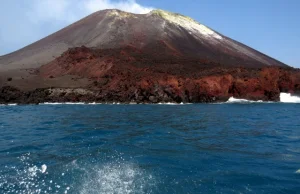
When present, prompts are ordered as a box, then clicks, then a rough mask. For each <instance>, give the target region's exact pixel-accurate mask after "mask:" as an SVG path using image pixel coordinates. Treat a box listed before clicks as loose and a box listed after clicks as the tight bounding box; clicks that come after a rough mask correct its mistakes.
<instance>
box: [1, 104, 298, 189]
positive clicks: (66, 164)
mask: <svg viewBox="0 0 300 194" xmlns="http://www.w3.org/2000/svg"><path fill="white" fill-rule="evenodd" d="M299 111H300V104H276V103H274V104H210V105H178V106H170V105H169V106H168V105H39V106H1V107H0V193H80V194H86V193H87V194H94V193H112V194H115V193H116V194H118V193H122V194H123V193H124V194H126V193H155V194H156V193H161V194H166V193H272V194H275V193H300V170H299V169H300V113H299ZM298 170H299V171H298ZM297 171H298V173H297Z"/></svg>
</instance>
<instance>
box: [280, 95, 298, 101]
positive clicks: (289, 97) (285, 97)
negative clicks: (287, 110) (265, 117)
mask: <svg viewBox="0 0 300 194" xmlns="http://www.w3.org/2000/svg"><path fill="white" fill-rule="evenodd" d="M280 102H284V103H300V97H299V96H292V95H291V94H289V93H280Z"/></svg>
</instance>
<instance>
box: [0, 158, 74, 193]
mask: <svg viewBox="0 0 300 194" xmlns="http://www.w3.org/2000/svg"><path fill="white" fill-rule="evenodd" d="M19 160H20V162H21V164H22V165H21V166H22V167H20V166H18V167H16V166H5V169H6V170H5V172H6V171H9V172H10V173H7V172H6V173H5V172H1V171H0V188H1V191H5V192H4V193H24V194H25V193H37V194H41V193H67V192H68V191H69V189H70V187H69V186H68V185H67V184H63V185H60V184H59V183H57V182H55V181H53V180H47V177H48V172H47V165H46V164H43V165H41V166H37V165H34V164H32V163H31V162H30V153H28V154H24V155H22V156H21V157H19Z"/></svg>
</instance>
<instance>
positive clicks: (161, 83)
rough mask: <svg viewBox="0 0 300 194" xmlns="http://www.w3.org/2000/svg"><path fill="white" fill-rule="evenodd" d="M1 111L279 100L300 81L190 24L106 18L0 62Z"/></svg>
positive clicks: (164, 17) (172, 17) (179, 18)
mask: <svg viewBox="0 0 300 194" xmlns="http://www.w3.org/2000/svg"><path fill="white" fill-rule="evenodd" d="M0 87H2V88H1V90H0V103H9V102H17V103H39V102H46V101H47V102H49V101H50V102H53V101H58V102H64V101H72V102H73V101H75V102H78V101H84V102H91V101H93V102H94V101H95V102H112V101H119V102H137V103H146V102H152V103H156V102H216V101H226V100H227V99H228V98H229V97H231V96H234V97H237V98H239V97H241V98H247V99H252V100H274V101H276V100H278V99H279V94H280V92H290V93H296V92H298V91H300V73H299V71H298V70H296V69H293V68H291V67H289V66H287V65H285V64H283V63H281V62H279V61H277V60H275V59H273V58H271V57H268V56H266V55H264V54H262V53H260V52H258V51H256V50H254V49H252V48H250V47H248V46H246V45H244V44H242V43H239V42H237V41H235V40H232V39H230V38H228V37H226V36H224V35H222V34H220V33H218V32H216V31H214V30H212V29H210V28H208V27H206V26H204V25H202V24H200V23H198V22H197V21H195V20H193V19H192V18H189V17H186V16H183V15H180V14H175V13H170V12H167V11H163V10H154V11H151V12H150V13H148V14H132V13H127V12H123V11H120V10H104V11H98V12H96V13H93V14H91V15H89V16H87V17H86V18H83V19H82V20H80V21H78V22H76V23H74V24H72V25H70V26H68V27H66V28H64V29H62V30H60V31H58V32H56V33H54V34H52V35H50V36H48V37H46V38H44V39H42V40H40V41H37V42H35V43H33V44H31V45H29V46H27V47H24V48H22V49H20V50H18V51H16V52H13V53H11V54H8V55H5V56H2V57H0Z"/></svg>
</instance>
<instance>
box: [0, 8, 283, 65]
mask: <svg viewBox="0 0 300 194" xmlns="http://www.w3.org/2000/svg"><path fill="white" fill-rule="evenodd" d="M157 42H162V43H163V44H165V45H166V46H167V48H168V49H169V51H170V52H172V53H173V54H174V55H176V56H183V57H189V58H191V57H192V58H198V59H202V60H209V61H214V62H216V63H220V64H223V65H228V66H237V65H238V66H244V67H262V66H271V65H273V66H286V65H285V64H283V63H281V62H279V61H277V60H275V59H272V58H270V57H268V56H266V55H264V54H262V53H260V52H258V51H256V50H254V49H251V48H249V47H247V46H245V45H243V44H241V43H239V42H237V41H234V40H232V39H230V38H228V37H226V36H223V35H221V34H219V33H217V32H215V31H213V30H212V29H210V28H208V27H206V26H204V25H202V24H199V23H198V22H196V21H195V20H193V19H191V18H189V17H186V16H183V15H180V14H174V13H170V12H166V11H162V10H154V11H152V12H150V13H148V14H131V13H127V12H123V11H119V10H104V11H98V12H95V13H93V14H91V15H89V16H87V17H86V18H84V19H82V20H80V21H78V22H76V23H74V24H72V25H70V26H68V27H66V28H64V29H62V30H60V31H58V32H56V33H54V34H52V35H50V36H48V37H46V38H44V39H42V40H40V41H37V42H35V43H33V44H31V45H29V46H27V47H25V48H22V49H21V50H18V51H16V52H13V53H11V54H8V55H5V56H2V57H1V58H0V70H1V69H4V70H6V69H24V68H36V67H40V66H41V65H44V64H46V63H48V62H50V61H52V60H53V59H55V58H57V57H58V56H60V55H61V54H62V53H63V52H65V51H66V50H67V49H68V48H73V47H80V46H86V47H90V48H101V49H107V48H122V47H124V46H128V45H131V46H134V47H136V48H139V49H146V50H148V51H149V53H151V52H155V51H156V44H157Z"/></svg>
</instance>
